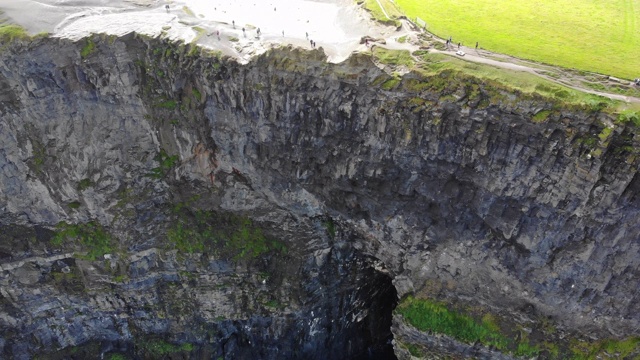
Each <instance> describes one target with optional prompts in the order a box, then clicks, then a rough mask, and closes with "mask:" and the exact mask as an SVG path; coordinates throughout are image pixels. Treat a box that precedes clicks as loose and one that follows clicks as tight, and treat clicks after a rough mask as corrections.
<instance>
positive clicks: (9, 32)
mask: <svg viewBox="0 0 640 360" xmlns="http://www.w3.org/2000/svg"><path fill="white" fill-rule="evenodd" d="M29 37H30V36H29V34H28V33H27V31H26V30H25V29H24V28H23V27H22V26H20V25H15V24H0V42H12V41H14V40H24V39H28V38H29Z"/></svg>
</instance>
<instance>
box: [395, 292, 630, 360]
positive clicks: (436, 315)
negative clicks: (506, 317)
mask: <svg viewBox="0 0 640 360" xmlns="http://www.w3.org/2000/svg"><path fill="white" fill-rule="evenodd" d="M396 311H397V312H398V313H399V314H401V315H402V316H403V317H404V319H405V321H406V322H407V323H409V324H410V325H412V326H414V327H415V328H416V329H418V330H421V331H430V332H435V333H439V334H445V335H448V336H451V337H453V338H455V339H456V340H459V341H462V342H465V343H476V342H477V343H480V344H483V345H485V346H489V347H493V348H495V349H497V350H499V351H502V352H508V353H511V354H513V355H516V356H521V357H527V358H530V357H534V356H538V355H542V356H543V357H544V358H548V359H574V360H595V359H600V358H610V357H615V358H620V359H623V358H626V357H628V356H630V355H633V356H634V357H633V358H634V359H637V358H640V337H630V338H627V339H623V340H617V339H603V340H600V341H595V342H587V341H581V340H578V339H576V338H570V337H565V336H563V337H564V339H563V340H562V343H561V344H556V343H553V342H552V341H551V340H553V339H554V338H556V337H557V336H556V334H555V332H556V329H555V328H554V327H553V326H551V325H549V324H548V323H541V324H538V325H537V328H538V330H537V331H536V332H535V333H536V338H535V340H534V339H533V337H531V335H530V334H533V333H534V332H533V331H532V330H531V329H528V330H525V329H524V328H521V327H520V326H515V327H514V326H513V325H508V324H505V323H503V321H500V320H499V319H497V318H496V317H495V316H494V315H492V314H490V313H478V312H477V311H475V312H469V313H468V314H467V313H465V312H464V311H461V310H460V309H455V310H454V309H453V308H452V307H449V306H447V304H445V303H442V302H437V301H434V300H430V299H418V298H414V297H408V298H406V299H404V300H403V301H402V302H401V303H400V304H399V305H398V307H397V308H396ZM406 347H407V348H408V349H409V350H410V351H411V353H412V354H414V353H418V352H419V351H418V349H419V347H418V346H417V345H415V344H410V346H406Z"/></svg>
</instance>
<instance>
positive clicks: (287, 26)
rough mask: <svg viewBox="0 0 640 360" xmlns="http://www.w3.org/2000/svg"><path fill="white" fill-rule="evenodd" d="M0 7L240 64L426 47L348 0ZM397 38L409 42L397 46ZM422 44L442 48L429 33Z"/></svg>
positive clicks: (532, 66) (549, 69) (408, 29)
mask: <svg viewBox="0 0 640 360" xmlns="http://www.w3.org/2000/svg"><path fill="white" fill-rule="evenodd" d="M167 5H168V6H169V8H168V9H166V6H167ZM0 10H2V12H3V16H4V17H5V18H7V20H8V21H10V22H14V23H17V24H20V25H22V26H24V27H25V28H26V29H27V30H28V31H29V32H30V33H32V34H35V33H38V32H43V31H44V32H49V33H51V36H54V37H61V38H69V39H72V40H79V39H81V38H83V37H86V36H88V35H90V34H92V33H106V34H111V35H125V34H128V33H130V32H137V33H141V34H145V35H149V36H161V37H165V38H168V39H171V40H177V41H185V42H193V43H197V44H199V45H201V46H203V47H205V48H210V49H214V50H219V51H221V52H222V53H223V54H225V55H229V56H233V57H236V58H237V59H238V60H239V61H240V62H242V63H247V62H248V61H249V60H251V58H253V57H255V56H256V55H259V54H261V53H264V52H266V51H267V50H268V49H270V48H273V47H277V46H282V45H293V46H297V47H302V48H307V49H311V48H312V47H311V44H310V40H313V41H315V42H316V44H317V46H316V47H318V48H320V47H321V48H322V49H323V50H324V52H325V53H326V54H327V57H328V61H330V62H335V63H337V62H341V61H343V60H345V59H346V58H348V57H349V55H351V54H352V53H353V52H355V51H369V48H368V47H367V46H366V45H365V44H362V43H361V42H362V39H363V37H370V38H373V39H378V40H377V41H376V42H375V44H376V46H382V47H385V48H389V49H406V50H410V51H415V50H418V49H419V48H421V47H424V46H425V45H427V43H428V42H425V41H423V40H421V39H420V38H419V36H418V35H419V34H420V30H418V29H417V28H415V27H414V26H413V24H411V23H410V22H408V21H406V20H402V26H401V27H400V28H399V29H395V28H393V27H389V26H384V25H381V24H379V23H377V22H374V21H372V20H371V19H370V15H369V14H368V13H367V12H366V11H365V10H363V9H362V7H361V6H359V5H356V4H355V2H354V1H353V0H325V1H322V2H320V1H314V0H269V1H258V0H225V1H216V0H213V1H212V0H174V1H167V0H110V1H108V2H105V1H104V0H78V1H73V2H67V1H60V0H21V1H15V0H0ZM243 28H245V29H246V31H243V30H242V29H243ZM258 28H259V29H260V34H258V32H257V29H258ZM403 36H404V37H406V38H408V39H409V40H408V41H407V42H404V43H400V42H398V41H397V40H398V39H399V38H400V37H403ZM429 42H430V43H432V44H433V43H435V42H441V43H442V44H444V43H445V42H444V40H442V39H437V38H435V37H433V36H432V37H431V39H430V41H429ZM456 50H457V47H455V49H454V48H452V49H451V50H444V51H443V50H436V49H434V48H429V52H434V53H442V54H447V55H450V56H454V57H458V58H460V59H463V60H465V61H471V62H477V63H483V64H487V65H491V66H495V67H499V68H504V69H511V70H515V71H524V72H528V73H532V74H536V75H537V76H540V77H543V78H545V79H548V80H550V81H553V82H556V83H559V84H561V85H564V86H567V87H570V88H574V89H577V90H581V91H585V92H588V93H593V94H597V95H601V96H605V97H608V98H610V99H615V100H621V101H624V102H627V103H629V104H631V103H634V104H639V103H640V87H635V89H634V86H633V85H629V82H628V81H621V80H616V79H610V78H609V77H607V76H605V75H599V74H588V75H587V76H585V75H582V74H579V73H578V72H576V71H572V70H568V69H562V68H558V67H553V66H548V65H543V64H538V63H534V62H530V61H525V60H522V59H517V58H514V57H510V56H507V55H502V54H495V53H491V52H488V51H486V50H482V49H480V50H477V51H476V50H475V49H472V48H467V47H464V46H463V47H462V50H463V51H464V52H465V53H466V55H465V56H463V57H460V56H457V55H455V51H456ZM589 83H591V84H593V86H592V87H597V88H606V87H607V86H608V87H611V86H616V87H619V88H623V89H632V90H631V91H630V92H629V93H631V94H635V93H637V94H638V95H637V96H636V97H634V96H624V95H619V94H614V93H606V92H602V91H596V90H594V89H590V88H588V87H587V86H585V85H584V84H589ZM634 90H637V91H634Z"/></svg>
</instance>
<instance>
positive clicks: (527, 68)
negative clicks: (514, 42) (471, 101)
mask: <svg viewBox="0 0 640 360" xmlns="http://www.w3.org/2000/svg"><path fill="white" fill-rule="evenodd" d="M421 33H425V32H424V31H422V30H419V29H417V27H416V26H415V25H414V24H413V23H411V22H409V21H407V20H402V29H400V30H399V31H397V32H396V33H395V34H393V36H390V37H386V38H385V39H384V41H385V44H377V45H376V46H381V47H384V48H387V49H393V50H409V51H411V52H413V51H416V50H418V49H420V48H421V47H423V48H424V47H425V46H428V47H429V49H428V51H429V52H430V53H436V54H443V55H448V56H452V57H455V58H458V59H460V60H464V61H469V62H475V63H481V64H486V65H491V66H495V67H498V68H502V69H509V70H514V71H522V72H527V73H530V74H533V75H536V76H539V77H541V78H543V79H546V80H548V81H551V82H554V83H556V84H559V85H562V86H565V87H568V88H571V89H574V90H578V91H582V92H586V93H589V94H594V95H599V96H603V97H606V98H609V99H612V100H619V101H623V102H626V103H630V104H640V86H637V85H634V84H633V83H631V82H629V81H626V80H621V79H616V78H613V77H609V76H606V75H602V74H596V73H589V72H580V71H577V70H571V69H565V68H561V67H557V66H552V65H547V64H541V63H536V62H533V61H528V60H524V59H519V58H516V57H513V56H509V55H505V54H499V53H493V52H490V51H487V50H484V49H477V50H476V49H475V48H470V47H466V46H461V47H460V50H461V51H463V52H464V56H459V55H457V54H456V51H458V47H457V45H452V46H450V48H449V49H448V50H437V49H435V48H434V46H433V44H434V43H436V42H438V43H441V44H443V45H444V44H445V43H446V40H444V39H440V38H438V37H436V36H435V35H433V34H429V33H426V34H428V35H429V36H430V37H431V41H430V42H431V44H429V42H425V41H422V40H418V38H419V36H418V35H419V34H421ZM402 36H411V37H412V39H413V41H407V42H405V43H399V42H398V39H399V38H400V37H402ZM442 48H445V46H442ZM585 84H590V85H591V86H593V87H601V88H605V89H606V88H617V89H620V91H623V92H625V93H626V94H616V93H613V92H607V91H601V90H597V89H594V88H590V87H588V86H586V85H585ZM629 94H632V95H629Z"/></svg>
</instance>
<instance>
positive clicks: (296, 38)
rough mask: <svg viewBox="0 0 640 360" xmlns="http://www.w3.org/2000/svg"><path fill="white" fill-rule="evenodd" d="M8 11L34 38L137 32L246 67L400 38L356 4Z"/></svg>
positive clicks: (143, 2) (130, 4)
mask: <svg viewBox="0 0 640 360" xmlns="http://www.w3.org/2000/svg"><path fill="white" fill-rule="evenodd" d="M0 9H3V10H4V12H5V15H6V16H7V17H8V18H9V20H10V21H12V22H15V23H17V24H19V25H21V26H23V27H25V28H26V29H27V31H28V32H29V33H32V34H35V33H39V32H48V33H51V34H52V35H53V36H54V37H61V38H68V39H72V40H79V39H81V38H84V37H86V36H88V35H90V34H92V33H106V34H110V35H125V34H127V33H131V32H136V33H139V34H144V35H149V36H154V37H156V36H163V37H166V38H169V39H171V40H181V41H185V42H187V43H190V42H195V43H198V44H199V45H201V46H203V47H207V48H211V49H215V50H220V51H222V52H223V53H225V54H226V55H230V56H234V57H236V58H238V59H239V60H240V61H241V62H246V61H248V60H249V59H250V58H251V57H253V56H255V55H258V54H261V53H263V52H265V51H266V50H268V49H269V48H271V47H274V46H280V45H289V44H291V45H294V46H300V47H303V48H308V49H311V48H312V44H311V40H313V41H314V42H315V46H314V47H316V48H317V47H322V48H323V49H324V51H325V52H326V53H327V56H328V61H330V62H340V61H343V60H344V59H346V58H347V57H348V56H349V55H350V54H351V53H352V52H354V51H356V50H358V49H359V48H362V49H364V48H365V45H364V44H361V39H362V38H363V37H364V36H370V37H372V38H381V37H382V38H385V37H387V36H389V35H391V33H393V34H398V32H396V31H395V29H393V28H390V27H385V26H381V25H379V24H377V23H375V22H374V21H371V20H370V17H369V16H368V15H367V13H366V12H365V11H363V10H362V9H361V8H360V7H359V6H357V5H356V4H355V3H354V2H353V1H351V0H325V1H312V0H273V1H269V2H261V1H255V0H234V1H233V2H215V3H212V2H210V1H207V0H182V1H163V0H115V1H104V0H80V1H73V2H67V1H64V2H60V1H55V0H43V1H33V0H25V1H20V2H16V1H13V0H0ZM401 32H408V30H402V31H401ZM399 35H402V34H399Z"/></svg>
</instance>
